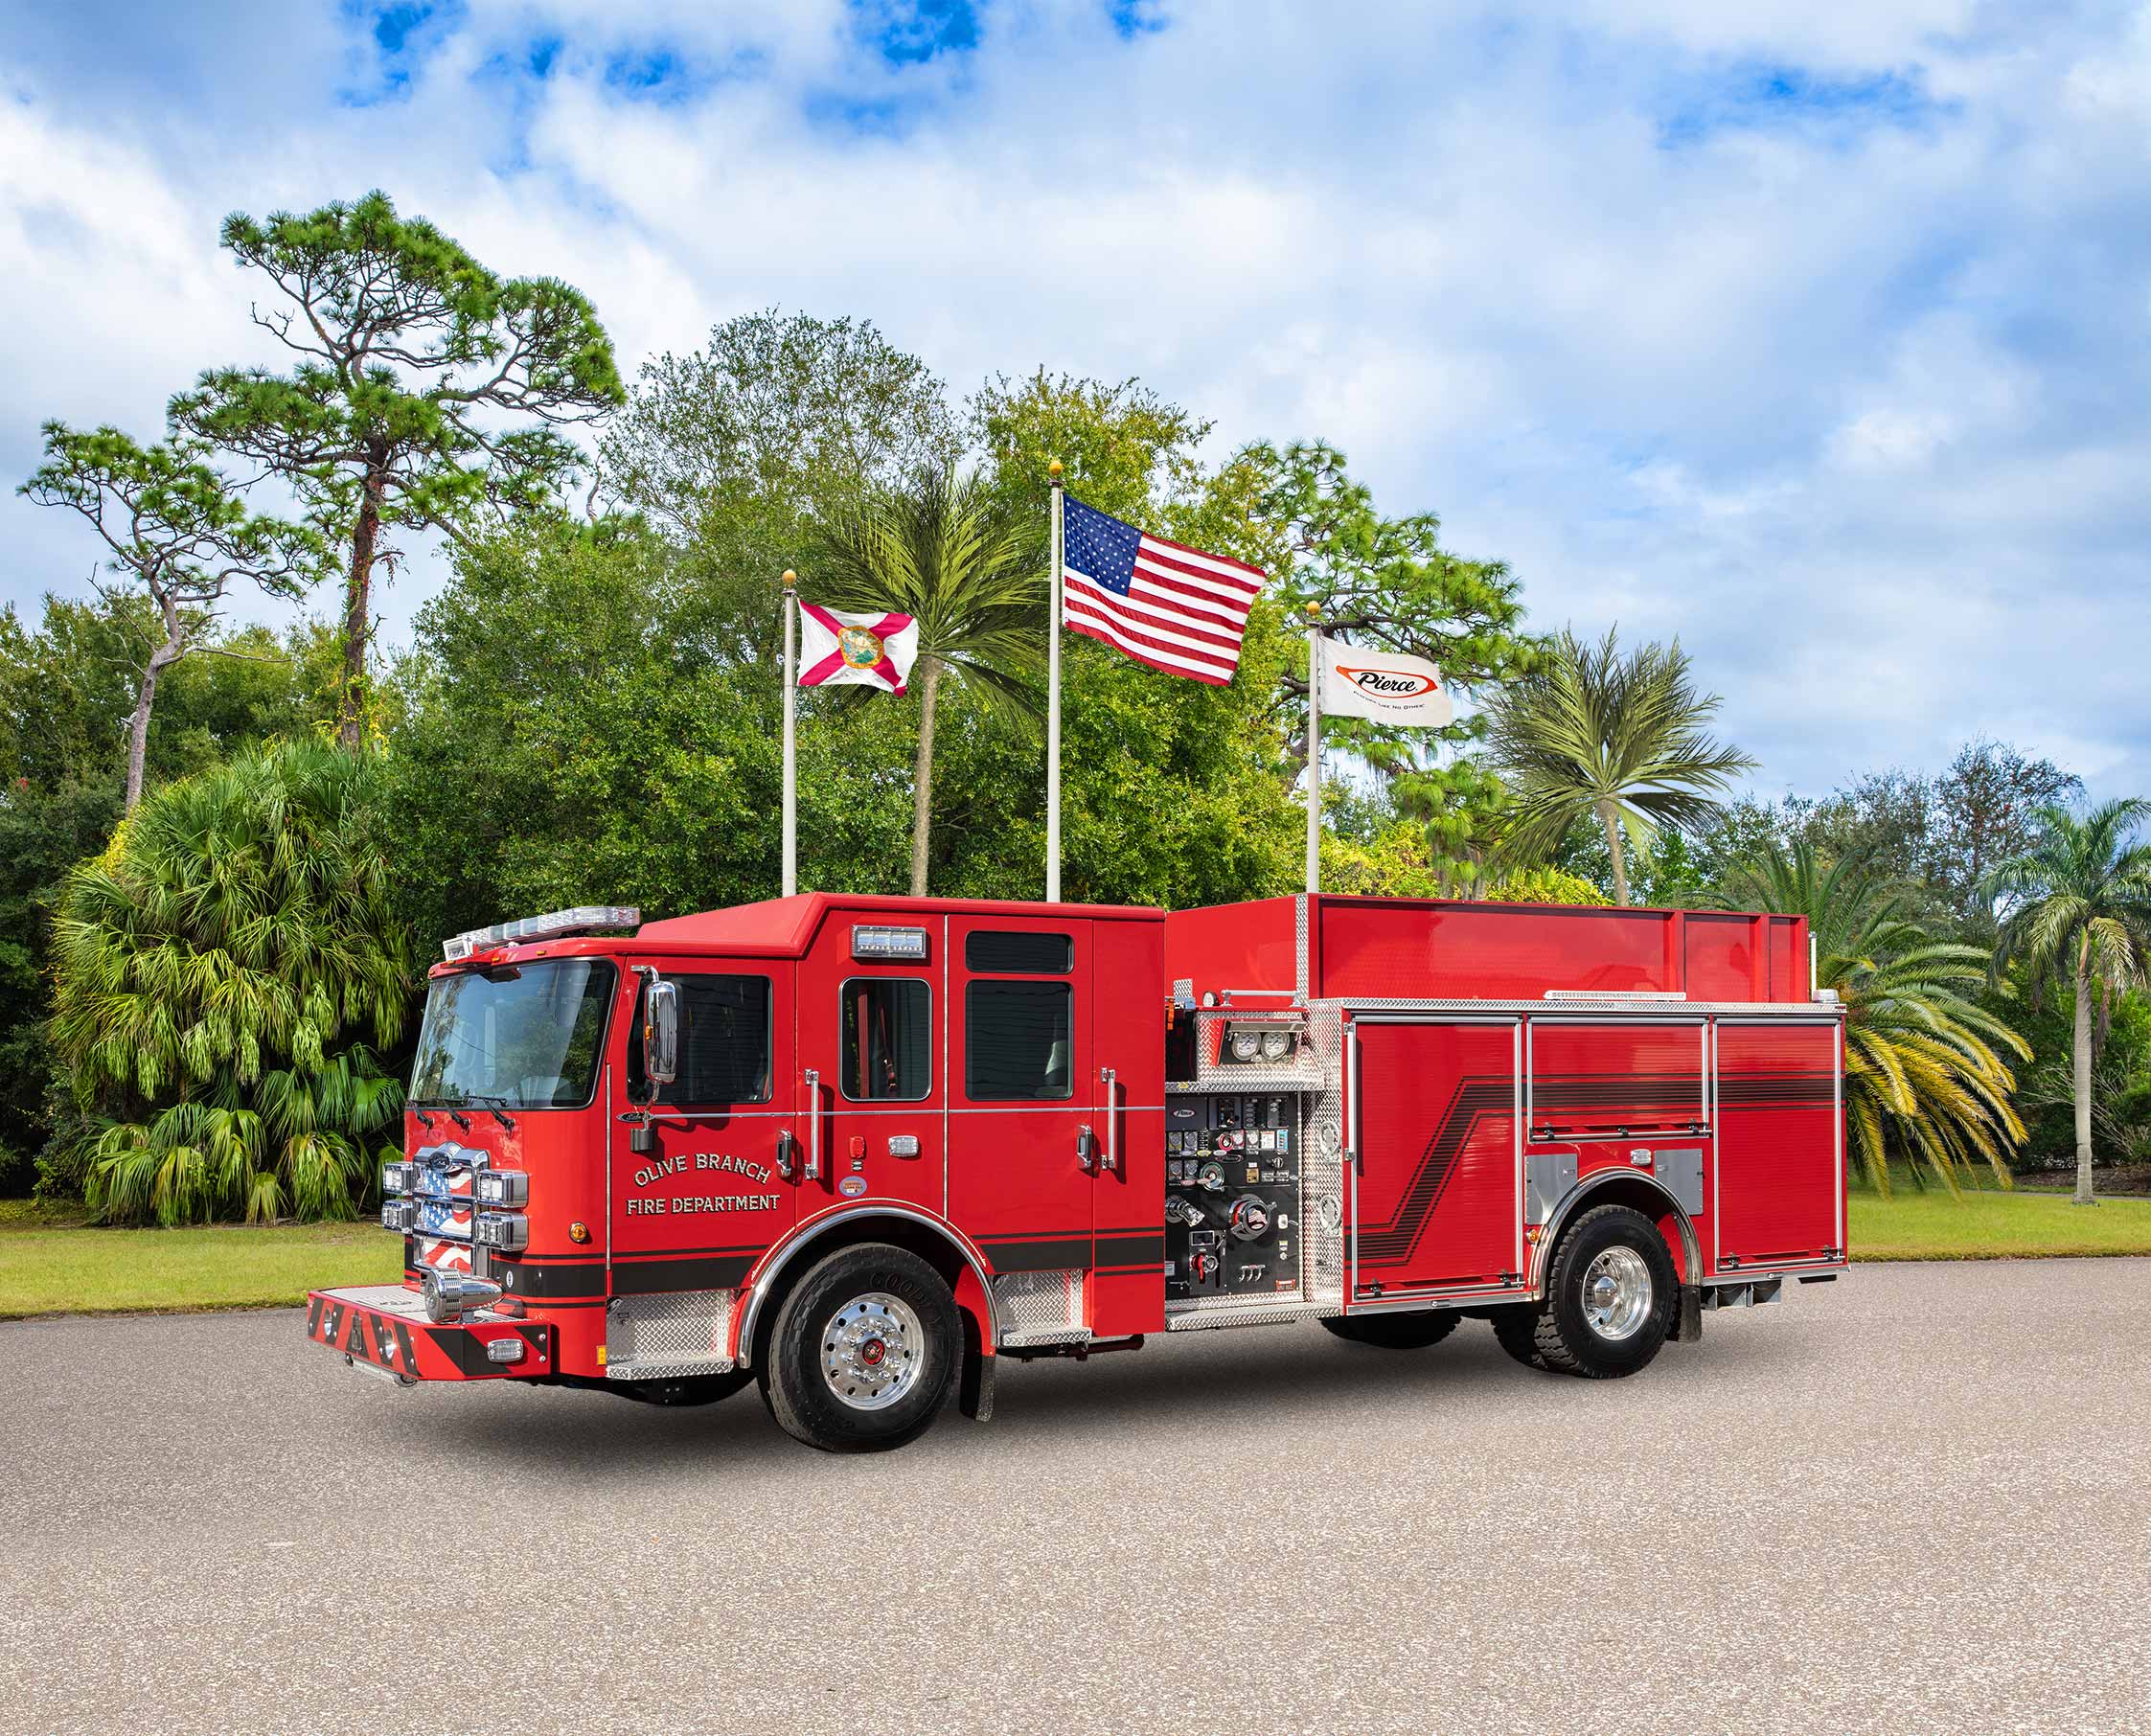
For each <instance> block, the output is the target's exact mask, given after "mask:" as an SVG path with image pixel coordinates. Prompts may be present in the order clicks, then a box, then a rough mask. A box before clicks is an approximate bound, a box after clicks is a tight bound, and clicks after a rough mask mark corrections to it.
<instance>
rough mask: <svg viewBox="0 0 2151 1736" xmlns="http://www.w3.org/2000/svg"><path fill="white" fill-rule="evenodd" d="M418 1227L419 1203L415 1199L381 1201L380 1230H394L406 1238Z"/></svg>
mask: <svg viewBox="0 0 2151 1736" xmlns="http://www.w3.org/2000/svg"><path fill="white" fill-rule="evenodd" d="M418 1226H419V1202H418V1201H417V1200H416V1199H383V1200H382V1201H381V1228H383V1229H385V1230H394V1231H396V1233H397V1234H398V1235H400V1236H407V1235H409V1234H410V1233H411V1232H412V1231H413V1230H415V1229H416V1228H418Z"/></svg>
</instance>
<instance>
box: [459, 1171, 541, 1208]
mask: <svg viewBox="0 0 2151 1736" xmlns="http://www.w3.org/2000/svg"><path fill="white" fill-rule="evenodd" d="M470 1191H471V1194H472V1196H473V1197H474V1198H475V1199H477V1201H478V1203H479V1204H480V1205H512V1206H525V1205H528V1204H529V1203H530V1176H527V1175H526V1174H524V1173H523V1172H522V1171H521V1170H480V1171H479V1172H478V1173H477V1175H476V1176H473V1177H472V1178H471V1183H470Z"/></svg>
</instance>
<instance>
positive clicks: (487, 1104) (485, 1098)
mask: <svg viewBox="0 0 2151 1736" xmlns="http://www.w3.org/2000/svg"><path fill="white" fill-rule="evenodd" d="M463 1101H464V1102H466V1103H474V1104H476V1105H477V1106H478V1107H479V1108H481V1109H483V1110H485V1112H486V1113H487V1114H489V1115H491V1116H492V1118H493V1119H494V1120H495V1121H497V1122H499V1123H500V1125H501V1126H502V1127H504V1128H506V1129H507V1130H508V1131H510V1132H511V1133H513V1132H514V1131H515V1123H514V1122H513V1121H511V1120H509V1119H508V1117H507V1116H505V1115H503V1114H502V1113H501V1112H500V1108H499V1107H498V1106H500V1105H503V1104H509V1103H513V1102H514V1101H515V1099H514V1098H512V1097H502V1096H499V1095H497V1094H495V1093H490V1092H478V1091H473V1092H471V1093H469V1095H467V1096H466V1097H465V1098H464V1100H463Z"/></svg>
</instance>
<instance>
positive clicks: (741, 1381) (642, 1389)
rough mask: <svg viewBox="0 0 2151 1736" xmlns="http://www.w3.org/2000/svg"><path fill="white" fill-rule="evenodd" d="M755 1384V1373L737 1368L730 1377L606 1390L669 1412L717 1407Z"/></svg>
mask: <svg viewBox="0 0 2151 1736" xmlns="http://www.w3.org/2000/svg"><path fill="white" fill-rule="evenodd" d="M753 1384H754V1370H753V1369H751V1368H735V1369H733V1370H732V1371H731V1372H730V1373H729V1374H712V1375H682V1376H680V1377H679V1378H678V1379H677V1380H673V1381H615V1382H612V1384H611V1385H610V1386H609V1387H608V1388H606V1390H607V1391H610V1392H616V1393H618V1394H619V1395H620V1396H621V1397H622V1398H624V1399H634V1400H636V1401H637V1402H638V1403H641V1404H644V1405H664V1406H665V1407H666V1408H667V1409H668V1410H670V1409H677V1408H685V1407H686V1406H688V1405H714V1404H716V1403H717V1402H718V1401H719V1400H720V1399H728V1398H730V1397H731V1396H732V1395H733V1394H734V1393H736V1392H739V1391H742V1390H744V1388H746V1387H748V1386H751V1385H753Z"/></svg>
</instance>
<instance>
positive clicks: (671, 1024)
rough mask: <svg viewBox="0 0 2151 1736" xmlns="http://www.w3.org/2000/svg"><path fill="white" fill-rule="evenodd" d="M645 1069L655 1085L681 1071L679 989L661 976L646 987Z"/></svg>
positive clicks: (670, 1082) (643, 998) (644, 1013)
mask: <svg viewBox="0 0 2151 1736" xmlns="http://www.w3.org/2000/svg"><path fill="white" fill-rule="evenodd" d="M642 1071H643V1076H644V1077H645V1078H646V1079H648V1080H649V1081H650V1083H651V1084H652V1085H671V1084H672V1082H673V1081H674V1080H675V1078H677V1077H678V1075H679V989H678V987H677V985H675V984H673V983H669V982H667V981H665V979H664V978H663V977H661V976H653V977H652V978H651V979H650V986H649V987H648V988H647V989H645V990H644V991H643V997H642Z"/></svg>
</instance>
